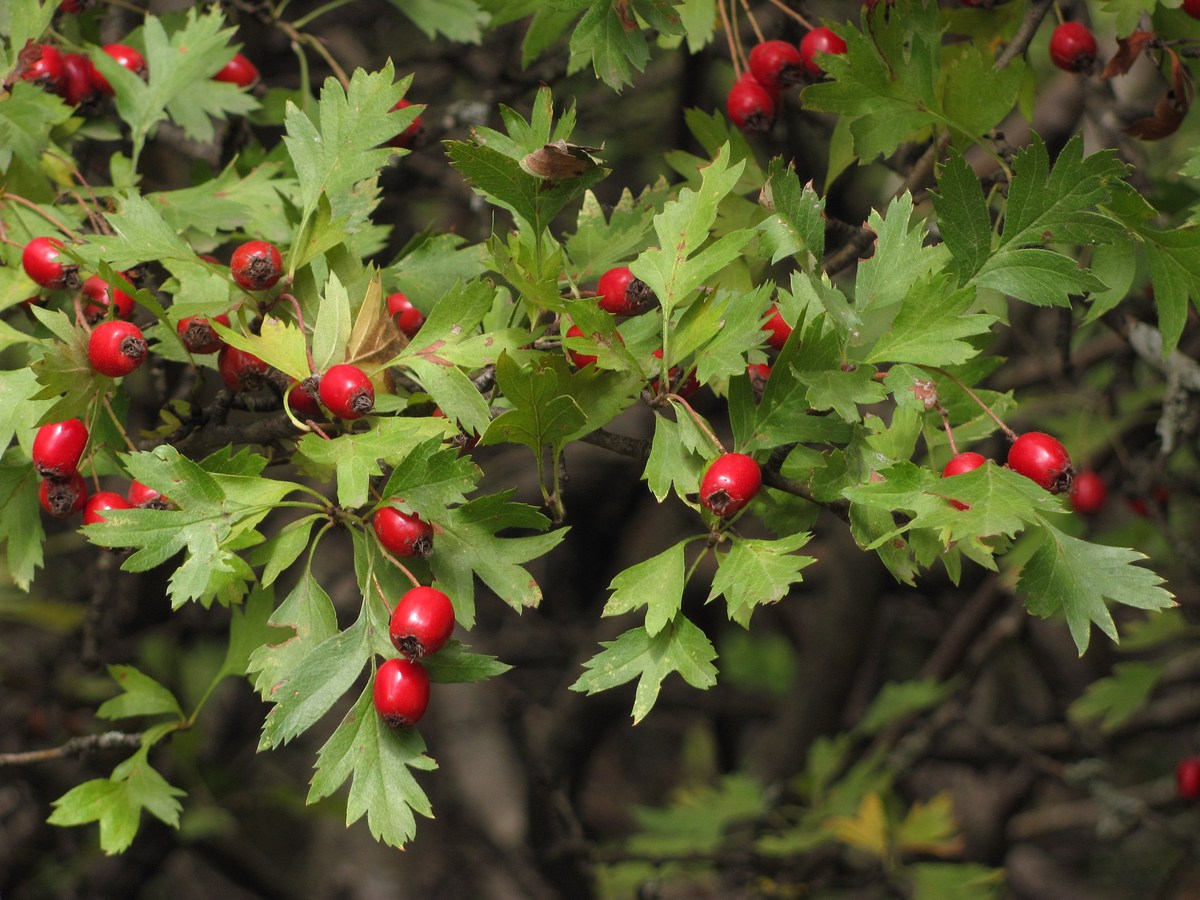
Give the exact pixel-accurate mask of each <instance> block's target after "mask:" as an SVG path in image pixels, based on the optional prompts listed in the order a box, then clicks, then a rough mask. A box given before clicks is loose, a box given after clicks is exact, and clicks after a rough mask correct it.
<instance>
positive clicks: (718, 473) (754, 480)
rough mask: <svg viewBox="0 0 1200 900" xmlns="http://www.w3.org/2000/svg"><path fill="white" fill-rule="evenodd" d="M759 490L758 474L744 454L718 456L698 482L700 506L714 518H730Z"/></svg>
mask: <svg viewBox="0 0 1200 900" xmlns="http://www.w3.org/2000/svg"><path fill="white" fill-rule="evenodd" d="M760 487H762V470H761V469H759V467H758V463H756V462H755V461H754V460H753V459H752V458H751V457H749V456H747V455H746V454H744V453H726V454H724V455H722V456H718V457H717V458H716V459H715V460H714V461H713V463H712V465H710V466H709V467H708V471H706V472H705V473H704V478H703V480H701V482H700V503H701V504H703V506H704V508H705V509H707V510H708V511H709V512H713V513H716V514H717V515H718V516H732V515H733V514H734V513H737V512H740V511H741V510H742V509H744V508H745V507H746V505H747V504H748V503H749V502H750V501H751V500H753V499H754V497H755V495H756V494H757V493H758V489H759V488H760Z"/></svg>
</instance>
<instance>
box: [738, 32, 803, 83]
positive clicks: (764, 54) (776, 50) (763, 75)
mask: <svg viewBox="0 0 1200 900" xmlns="http://www.w3.org/2000/svg"><path fill="white" fill-rule="evenodd" d="M804 69H805V65H804V57H803V56H802V55H801V53H800V51H799V50H798V49H797V48H796V45H795V44H790V43H788V42H787V41H763V42H762V43H761V44H756V45H755V46H754V48H753V49H752V50H751V51H750V74H751V75H753V76H754V80H755V81H757V82H758V83H759V84H761V85H762V86H763V87H765V88H780V87H786V86H787V85H789V84H796V82H798V81H801V80H803V78H804Z"/></svg>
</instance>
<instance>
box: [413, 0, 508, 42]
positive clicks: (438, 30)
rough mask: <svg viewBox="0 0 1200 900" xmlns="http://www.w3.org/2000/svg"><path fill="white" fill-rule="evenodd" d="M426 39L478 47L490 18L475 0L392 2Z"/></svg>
mask: <svg viewBox="0 0 1200 900" xmlns="http://www.w3.org/2000/svg"><path fill="white" fill-rule="evenodd" d="M390 2H391V4H392V6H394V7H396V9H398V10H400V12H402V13H404V15H406V16H408V18H410V19H412V22H413V24H414V25H416V26H417V27H418V28H419V29H421V31H423V32H424V33H425V36H426V37H428V38H429V39H430V40H433V39H434V38H436V37H437V36H438V35H442V36H443V37H446V38H448V39H449V40H452V41H454V42H455V43H459V44H478V43H479V41H480V39H481V38H482V36H483V32H482V30H481V29H483V28H485V27H487V25H488V23H489V22H490V21H491V16H490V15H489V14H488V13H487V12H485V11H484V10H482V9H480V7H479V4H478V3H476V2H475V0H390Z"/></svg>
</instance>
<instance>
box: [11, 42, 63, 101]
mask: <svg viewBox="0 0 1200 900" xmlns="http://www.w3.org/2000/svg"><path fill="white" fill-rule="evenodd" d="M25 52H26V51H22V55H24V53H25ZM28 52H29V55H30V56H32V55H33V53H34V52H36V53H37V54H38V55H37V56H36V57H35V58H34V59H32V60H30V61H29V63H28V65H27V66H26V68H25V71H24V72H22V73H21V80H22V81H30V82H33V83H34V84H36V85H38V86H39V87H41V88H42V89H44V90H47V91H53V92H57V91H58V90H59V89H60V88H61V86H62V83H63V79H64V78H65V77H66V71H65V70H64V68H63V55H62V53H60V52H59V50H58V48H57V47H51V46H50V45H49V44H33V45H31V46H30V48H29V51H28Z"/></svg>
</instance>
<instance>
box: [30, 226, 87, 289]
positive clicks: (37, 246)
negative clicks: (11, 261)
mask: <svg viewBox="0 0 1200 900" xmlns="http://www.w3.org/2000/svg"><path fill="white" fill-rule="evenodd" d="M61 249H62V241H60V240H59V239H58V238H52V237H35V238H34V239H33V240H32V241H30V242H29V243H28V244H26V245H25V249H24V250H22V251H21V265H22V266H23V267H24V269H25V274H26V275H28V276H29V277H30V278H32V279H33V280H34V281H36V282H37V283H38V284H40V285H41V286H42V287H44V288H60V287H75V286H77V285H78V284H79V280H78V275H77V274H76V267H75V265H74V263H71V262H70V261H67V262H61V261H60V260H59V259H58V253H59V251H60V250H61Z"/></svg>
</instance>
